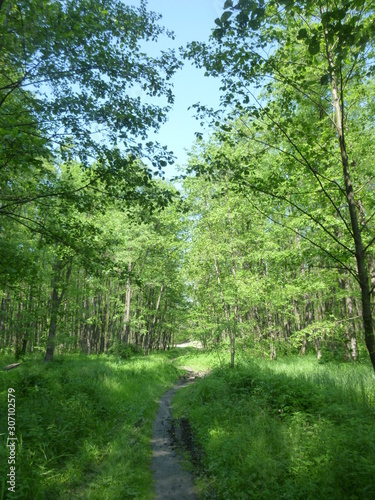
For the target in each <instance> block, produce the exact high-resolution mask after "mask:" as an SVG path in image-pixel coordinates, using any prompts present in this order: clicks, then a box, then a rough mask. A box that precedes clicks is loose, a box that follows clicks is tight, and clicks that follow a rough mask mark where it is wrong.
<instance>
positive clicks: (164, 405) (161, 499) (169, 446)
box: [151, 367, 200, 500]
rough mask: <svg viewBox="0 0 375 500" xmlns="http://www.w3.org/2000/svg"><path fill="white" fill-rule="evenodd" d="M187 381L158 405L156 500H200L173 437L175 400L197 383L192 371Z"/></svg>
mask: <svg viewBox="0 0 375 500" xmlns="http://www.w3.org/2000/svg"><path fill="white" fill-rule="evenodd" d="M184 368H185V369H186V370H187V371H188V376H187V378H186V379H185V380H180V381H179V382H178V383H177V384H176V385H175V386H174V387H172V389H170V390H169V391H167V392H166V393H164V395H163V396H162V398H161V399H160V402H159V411H158V414H157V416H156V420H155V422H154V426H153V432H152V440H151V444H152V450H153V457H152V465H151V468H152V471H153V473H154V479H155V494H156V496H155V499H156V500H169V499H172V500H185V499H186V500H187V499H189V500H190V499H197V498H198V497H197V495H196V493H195V490H194V484H193V477H192V474H191V473H190V472H188V471H186V470H184V469H183V468H182V465H181V459H180V457H178V455H176V452H175V451H174V449H173V443H172V439H171V435H170V428H171V418H172V413H171V407H172V398H173V396H174V395H175V394H176V392H177V391H178V390H179V389H181V388H182V387H186V386H187V385H189V384H191V383H192V382H194V379H195V377H196V376H199V375H200V374H198V373H195V372H194V371H193V370H191V369H190V368H187V367H184Z"/></svg>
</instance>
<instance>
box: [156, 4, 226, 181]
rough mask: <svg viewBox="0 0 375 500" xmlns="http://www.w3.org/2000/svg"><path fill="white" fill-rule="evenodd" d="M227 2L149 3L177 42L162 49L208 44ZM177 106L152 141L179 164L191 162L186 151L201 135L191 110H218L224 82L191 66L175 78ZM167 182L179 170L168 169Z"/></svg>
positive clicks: (163, 44) (163, 42)
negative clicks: (165, 148) (195, 107)
mask: <svg viewBox="0 0 375 500" xmlns="http://www.w3.org/2000/svg"><path fill="white" fill-rule="evenodd" d="M223 4H224V0H149V1H148V10H152V11H155V12H158V13H160V14H162V16H163V18H162V20H161V21H160V24H161V25H163V26H165V27H166V28H168V29H169V30H172V31H174V33H175V37H176V38H175V40H170V39H165V40H161V41H160V42H159V45H158V48H160V49H162V50H163V49H166V48H167V47H174V48H176V49H177V48H178V47H181V46H182V45H185V44H186V43H187V42H189V41H193V40H196V41H206V40H208V37H209V35H210V33H211V29H212V28H213V27H214V26H215V23H214V21H215V19H216V18H217V17H219V16H220V15H221V13H222V6H223ZM173 84H174V94H175V103H174V106H173V110H172V111H171V112H170V114H169V119H168V122H167V123H166V124H164V125H163V126H162V127H161V130H160V132H159V133H158V134H157V135H155V134H150V139H152V140H154V139H155V140H157V141H158V142H160V143H161V144H163V145H166V146H168V148H169V149H170V150H172V151H173V152H174V153H175V155H176V156H177V160H176V164H179V165H184V164H185V163H186V161H187V155H186V151H185V150H186V149H189V148H190V147H191V146H192V144H193V142H194V139H195V135H194V132H197V131H201V127H200V124H199V121H197V120H196V119H195V118H194V110H193V109H191V110H189V111H188V107H189V106H191V105H193V104H194V103H196V102H198V101H199V102H201V103H202V104H206V105H207V106H211V107H214V108H217V107H218V105H219V101H220V91H219V86H220V81H219V80H218V79H214V78H211V77H210V78H209V77H205V76H204V70H203V69H197V68H194V67H193V66H192V65H191V64H190V63H189V62H187V61H186V62H185V65H184V67H183V68H182V69H181V70H179V71H178V72H177V73H176V75H175V76H174V80H173ZM165 174H166V177H167V178H170V177H172V176H173V175H176V169H175V166H172V167H166V169H165Z"/></svg>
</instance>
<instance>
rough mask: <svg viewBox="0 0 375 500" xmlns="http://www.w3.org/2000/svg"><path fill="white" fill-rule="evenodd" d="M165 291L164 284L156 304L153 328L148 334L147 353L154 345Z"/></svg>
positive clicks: (151, 327)
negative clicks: (154, 336)
mask: <svg viewBox="0 0 375 500" xmlns="http://www.w3.org/2000/svg"><path fill="white" fill-rule="evenodd" d="M163 291H164V282H163V283H162V284H161V287H160V291H159V296H158V300H157V302H156V309H155V314H154V317H153V319H152V323H151V326H150V329H149V332H148V349H147V351H148V350H150V349H151V347H152V343H153V340H154V339H153V335H154V331H155V326H156V322H157V318H158V312H159V308H160V301H161V296H162V295H163Z"/></svg>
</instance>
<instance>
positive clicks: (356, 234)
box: [325, 30, 375, 371]
mask: <svg viewBox="0 0 375 500" xmlns="http://www.w3.org/2000/svg"><path fill="white" fill-rule="evenodd" d="M325 34H326V35H327V30H325ZM325 42H326V52H327V59H328V67H329V72H330V78H331V92H332V99H333V106H334V110H335V115H336V131H337V136H338V140H339V146H340V154H341V163H342V169H343V177H344V183H345V191H346V199H347V202H348V207H349V215H350V223H351V229H352V233H353V234H352V236H353V240H354V244H355V259H356V262H357V269H358V282H359V286H360V289H361V301H362V318H363V326H364V332H365V342H366V347H367V350H368V352H369V355H370V360H371V363H372V367H373V369H374V371H375V337H374V329H373V320H372V312H371V295H370V284H369V273H368V269H367V265H366V255H365V249H364V247H363V242H362V233H361V230H360V227H359V223H358V213H357V206H356V203H355V198H354V190H353V185H352V181H351V177H350V169H349V159H348V154H347V149H346V141H345V135H344V127H343V107H344V103H343V98H342V96H341V103H340V96H339V92H338V86H337V78H336V72H335V67H334V62H333V59H332V55H331V53H330V49H329V46H328V40H327V37H326V38H325ZM341 91H342V88H341Z"/></svg>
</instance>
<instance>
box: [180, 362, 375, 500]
mask: <svg viewBox="0 0 375 500" xmlns="http://www.w3.org/2000/svg"><path fill="white" fill-rule="evenodd" d="M374 384H375V378H374V375H373V373H372V371H371V368H369V366H367V365H360V364H337V363H334V364H329V363H327V364H323V365H319V364H317V363H316V360H315V359H311V358H308V357H307V358H305V359H301V358H300V357H298V358H297V357H293V358H291V357H290V358H284V359H282V360H280V361H276V362H268V361H266V360H263V361H262V360H258V361H254V360H253V361H248V362H246V363H242V364H241V365H240V366H239V367H237V368H235V369H230V368H217V369H215V370H214V371H213V372H212V373H211V374H210V375H208V376H206V377H205V378H204V379H202V380H200V381H198V382H197V383H196V384H193V385H191V386H189V387H187V388H185V389H182V390H181V391H180V392H179V393H178V394H177V395H176V396H175V400H174V416H175V417H186V418H188V419H189V421H190V424H191V426H192V428H193V430H194V432H195V433H196V437H197V440H198V443H199V445H200V446H201V447H202V448H203V463H204V469H205V474H204V475H203V476H202V477H201V478H200V480H199V487H200V491H201V495H202V497H203V498H210V497H212V496H213V495H214V497H215V498H220V499H228V498H236V499H267V500H268V499H270V498H277V499H299V498H304V499H305V498H307V499H314V500H315V499H327V498H329V499H343V498H348V499H370V498H373V492H374V491H375V420H374V417H375V386H374ZM213 491H214V492H215V494H213Z"/></svg>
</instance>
